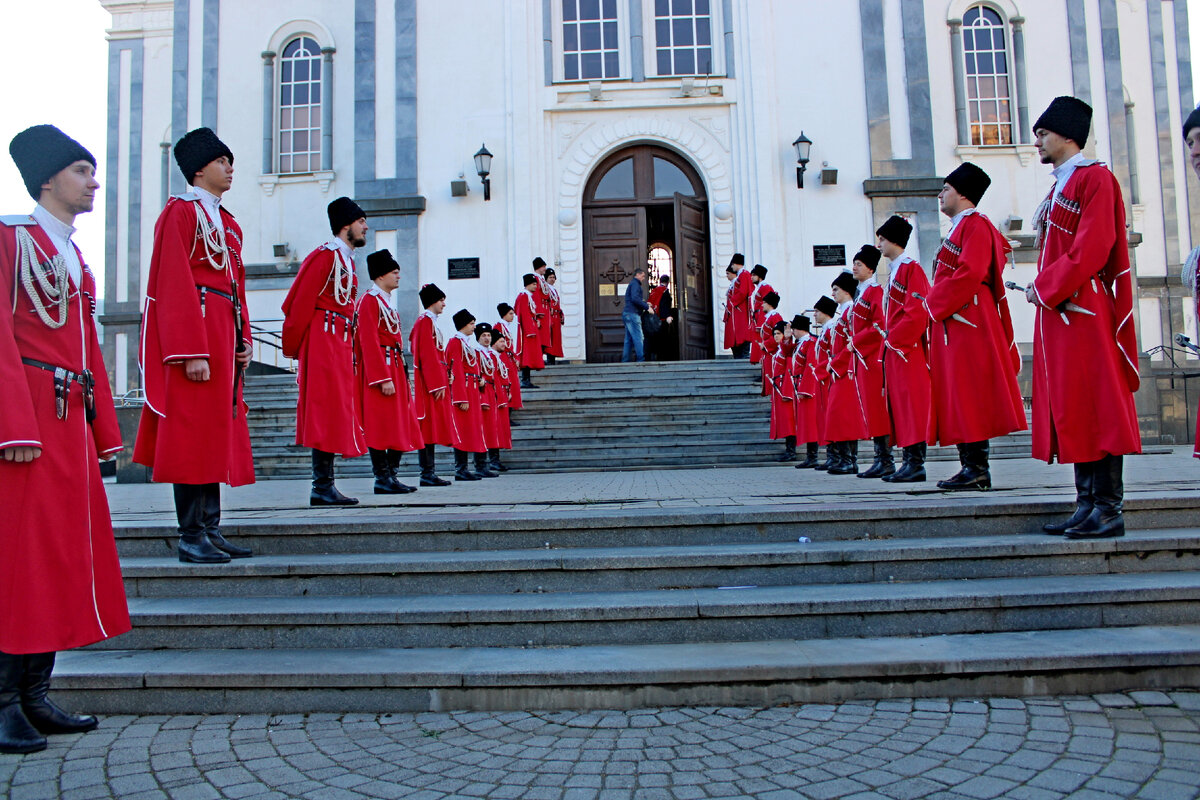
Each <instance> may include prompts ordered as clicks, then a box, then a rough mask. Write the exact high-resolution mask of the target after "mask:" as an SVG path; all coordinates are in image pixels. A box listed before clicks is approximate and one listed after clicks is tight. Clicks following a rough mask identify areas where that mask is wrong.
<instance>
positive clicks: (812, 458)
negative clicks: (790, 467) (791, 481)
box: [796, 442, 819, 469]
mask: <svg viewBox="0 0 1200 800" xmlns="http://www.w3.org/2000/svg"><path fill="white" fill-rule="evenodd" d="M804 449H805V459H804V460H803V461H801V462H800V463H799V464H797V465H796V469H815V468H816V466H817V453H818V451H819V448H818V447H817V443H816V442H809V443H808V444H806V445H805V446H804Z"/></svg>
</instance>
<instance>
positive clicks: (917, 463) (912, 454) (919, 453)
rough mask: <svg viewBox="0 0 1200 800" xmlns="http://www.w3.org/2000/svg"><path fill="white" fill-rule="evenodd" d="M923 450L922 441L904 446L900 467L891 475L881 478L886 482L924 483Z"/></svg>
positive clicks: (923, 444)
mask: <svg viewBox="0 0 1200 800" xmlns="http://www.w3.org/2000/svg"><path fill="white" fill-rule="evenodd" d="M925 451H926V447H925V443H924V442H917V443H916V444H910V445H908V446H907V447H905V448H904V458H903V463H902V464H901V466H900V469H898V470H896V472H895V473H893V474H891V475H885V476H883V480H885V481H887V482H888V483H924V481H925Z"/></svg>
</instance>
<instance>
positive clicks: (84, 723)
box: [21, 653, 100, 734]
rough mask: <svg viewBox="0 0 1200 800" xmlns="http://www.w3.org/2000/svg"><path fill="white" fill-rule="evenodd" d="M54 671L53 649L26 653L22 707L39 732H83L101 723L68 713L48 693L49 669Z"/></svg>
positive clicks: (93, 718)
mask: <svg viewBox="0 0 1200 800" xmlns="http://www.w3.org/2000/svg"><path fill="white" fill-rule="evenodd" d="M53 671H54V653H32V654H30V655H27V656H25V675H24V677H23V678H22V679H21V710H22V711H23V712H24V713H25V718H26V719H28V720H29V722H30V724H31V725H33V727H35V728H37V729H38V731H39V732H40V733H45V734H52V733H84V732H85V731H92V730H95V729H96V726H97V725H99V724H100V723H99V722H98V721H97V720H96V718H95V717H93V716H91V715H86V716H85V715H81V714H68V713H67V712H66V711H63V710H62V709H61V708H59V707H58V706H57V705H55V704H54V703H53V702H51V701H50V700H49V699H48V698H47V697H46V693H47V692H49V691H50V673H51V672H53Z"/></svg>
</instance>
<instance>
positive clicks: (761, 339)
mask: <svg viewBox="0 0 1200 800" xmlns="http://www.w3.org/2000/svg"><path fill="white" fill-rule="evenodd" d="M782 321H783V316H782V315H781V314H780V313H779V312H778V311H772V312H771V313H769V314H767V313H766V312H765V311H764V312H763V314H762V318H761V319H760V321H759V323H758V327H757V328H756V329H755V335H754V341H753V342H752V343H751V345H750V351H751V353H753V352H754V348H755V347H757V348H758V352H759V356H758V357H759V361H761V362H762V365H763V366H762V373H763V376H762V387H763V388H762V392H763V396H769V395H770V394H771V382H770V381H769V380H768V379H767V359H769V358H770V357H771V355H772V354H773V353H774V352H775V349H776V347H777V345H776V344H775V323H777V322H782ZM750 360H751V361H752V362H753V360H754V357H753V356H751V359H750Z"/></svg>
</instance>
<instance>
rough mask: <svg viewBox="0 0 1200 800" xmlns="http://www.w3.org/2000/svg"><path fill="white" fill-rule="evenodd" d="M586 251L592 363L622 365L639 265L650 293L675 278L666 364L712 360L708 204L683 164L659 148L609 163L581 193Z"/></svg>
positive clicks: (630, 151) (629, 152)
mask: <svg viewBox="0 0 1200 800" xmlns="http://www.w3.org/2000/svg"><path fill="white" fill-rule="evenodd" d="M583 246H584V259H583V273H584V291H585V302H584V313H585V318H586V319H585V322H586V326H587V360H588V361H591V362H597V361H619V360H620V359H621V350H622V345H623V344H624V340H625V331H624V326H623V325H622V322H621V312H622V310H623V308H624V305H625V288H626V287H627V286H628V285H629V281H630V280H632V278H633V269H634V267H635V266H636V265H638V264H640V265H642V266H644V267H647V269H648V270H649V272H650V281H649V285H648V286H647V287H646V289H647V292H648V291H649V289H650V288H651V287H652V286H654V285H655V284H656V282H657V278H658V276H659V275H660V274H668V275H670V277H671V283H670V288H671V298H672V301H673V304H674V306H675V307H676V308H677V309H678V311H677V315H676V323H675V324H674V325H673V326H672V327H671V335H672V337H674V338H673V341H672V342H671V345H672V346H671V347H668V348H667V350H668V352H669V353H670V354H671V355H670V356H668V357H671V358H681V359H705V358H712V357H713V354H714V352H715V347H714V340H713V327H712V325H713V323H712V289H711V280H712V270H711V268H710V265H709V247H708V200H707V197H706V195H705V192H704V183H703V181H701V180H700V176H699V174H697V172H696V170H695V169H694V168H693V167H692V165H691V164H689V163H688V162H687V160H686V159H684V158H683V157H682V156H680V155H679V154H678V153H675V152H674V151H671V150H667V149H666V148H662V147H656V146H654V145H635V146H632V147H627V148H624V149H622V150H618V151H617V152H615V153H613V154H612V155H610V156H609V157H608V158H606V159H604V161H602V162H601V163H600V164H599V165H598V166H597V167H596V169H595V171H594V172H593V173H592V175H591V177H590V178H589V179H588V182H587V185H586V187H585V189H584V195H583ZM652 254H653V257H652ZM664 254H665V255H664Z"/></svg>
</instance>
